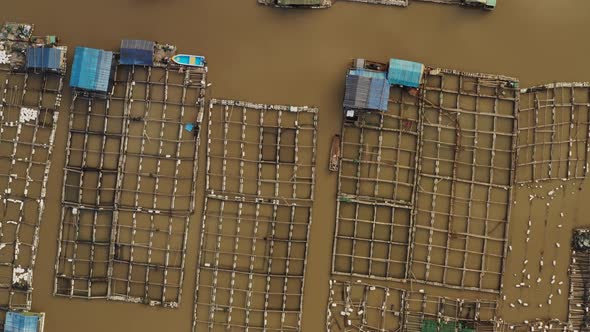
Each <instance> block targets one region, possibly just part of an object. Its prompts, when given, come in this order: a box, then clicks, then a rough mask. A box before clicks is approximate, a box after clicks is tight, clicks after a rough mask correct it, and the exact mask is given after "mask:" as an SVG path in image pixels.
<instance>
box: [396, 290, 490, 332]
mask: <svg viewBox="0 0 590 332" xmlns="http://www.w3.org/2000/svg"><path fill="white" fill-rule="evenodd" d="M496 308H497V303H496V301H486V300H478V299H476V300H465V299H456V298H448V297H440V296H431V295H427V294H426V293H424V292H420V291H409V292H406V293H405V299H404V309H403V318H404V323H403V329H402V331H407V332H421V331H423V327H424V322H425V321H427V320H429V321H432V322H435V323H436V324H439V327H438V328H439V329H440V330H447V329H448V328H449V327H448V326H452V328H451V330H456V328H457V327H458V325H459V324H461V325H462V326H463V327H467V328H470V329H473V330H475V331H482V332H486V331H490V332H491V331H496V330H497V328H498V324H497V322H496ZM446 324H449V325H447V327H443V325H446Z"/></svg>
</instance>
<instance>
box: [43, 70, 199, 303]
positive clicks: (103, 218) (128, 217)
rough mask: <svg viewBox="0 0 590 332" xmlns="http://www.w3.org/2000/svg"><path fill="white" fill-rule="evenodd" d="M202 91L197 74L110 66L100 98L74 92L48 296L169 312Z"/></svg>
mask: <svg viewBox="0 0 590 332" xmlns="http://www.w3.org/2000/svg"><path fill="white" fill-rule="evenodd" d="M205 88H206V68H204V69H187V68H182V67H178V66H172V65H169V66H158V67H139V66H123V65H119V66H117V67H116V69H115V72H114V84H113V87H112V90H111V91H110V93H109V95H108V96H107V98H106V99H101V98H97V97H95V96H87V95H86V94H84V93H81V92H79V91H75V92H74V95H73V100H72V106H71V112H70V129H69V134H68V143H67V150H66V166H65V170H64V173H65V174H64V182H63V190H62V195H63V196H62V197H63V201H62V222H61V226H60V237H59V239H58V255H57V261H56V267H55V269H56V276H55V285H54V294H55V295H61V296H67V297H70V298H72V297H79V298H89V299H94V298H107V299H110V300H121V301H127V302H134V303H144V304H149V305H160V306H164V307H177V306H178V304H179V303H180V299H181V295H182V281H183V278H184V265H185V255H186V239H187V230H188V222H189V217H190V215H191V214H192V213H193V212H194V208H195V192H194V191H195V183H196V172H197V154H198V145H199V129H200V124H201V121H202V116H203V112H204V94H205ZM188 123H190V124H193V125H194V129H192V130H188V129H185V125H186V124H188Z"/></svg>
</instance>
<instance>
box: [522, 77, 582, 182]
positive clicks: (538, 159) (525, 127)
mask: <svg viewBox="0 0 590 332" xmlns="http://www.w3.org/2000/svg"><path fill="white" fill-rule="evenodd" d="M520 105H521V106H520V111H519V114H518V161H517V174H516V182H518V183H531V182H537V181H542V180H551V179H560V180H569V179H583V178H585V177H586V175H587V174H588V151H589V149H590V145H589V144H588V139H589V137H590V85H589V84H588V83H555V84H549V85H544V86H539V87H534V88H529V89H523V90H522V91H521V97H520Z"/></svg>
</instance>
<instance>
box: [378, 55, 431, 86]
mask: <svg viewBox="0 0 590 332" xmlns="http://www.w3.org/2000/svg"><path fill="white" fill-rule="evenodd" d="M423 74H424V65H423V64H421V63H418V62H413V61H406V60H399V59H391V60H389V73H388V74H387V78H388V79H389V83H390V84H391V85H401V86H404V87H408V88H419V87H420V83H421V82H422V75H423Z"/></svg>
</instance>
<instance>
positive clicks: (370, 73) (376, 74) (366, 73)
mask: <svg viewBox="0 0 590 332" xmlns="http://www.w3.org/2000/svg"><path fill="white" fill-rule="evenodd" d="M348 74H349V75H356V76H363V77H371V78H381V79H384V80H386V79H387V73H386V72H382V71H375V70H368V69H360V68H357V69H351V70H349V71H348Z"/></svg>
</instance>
